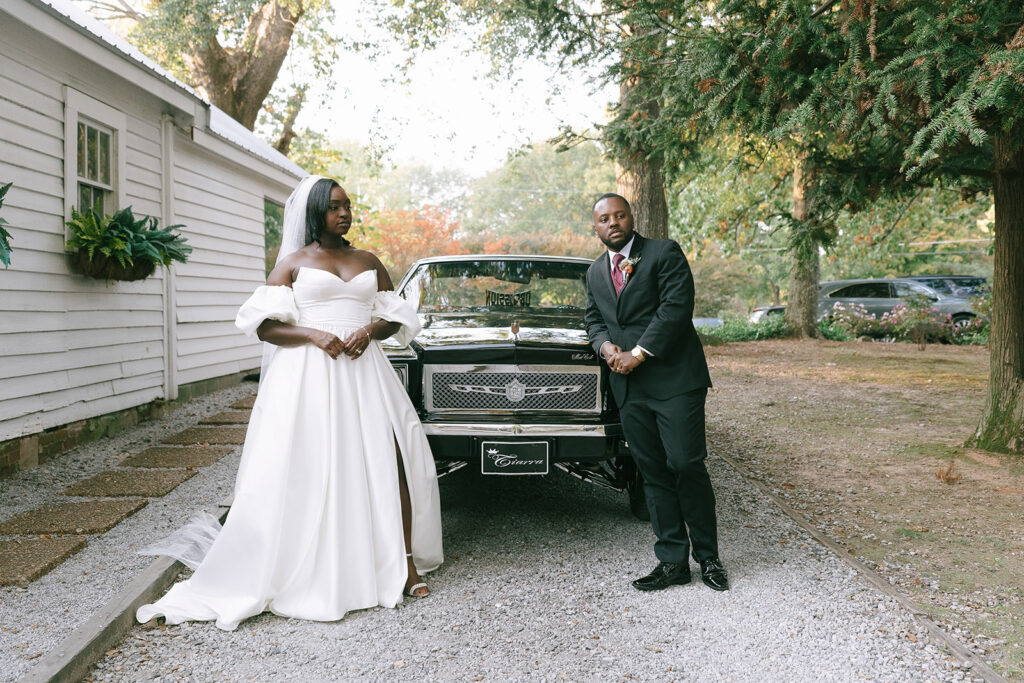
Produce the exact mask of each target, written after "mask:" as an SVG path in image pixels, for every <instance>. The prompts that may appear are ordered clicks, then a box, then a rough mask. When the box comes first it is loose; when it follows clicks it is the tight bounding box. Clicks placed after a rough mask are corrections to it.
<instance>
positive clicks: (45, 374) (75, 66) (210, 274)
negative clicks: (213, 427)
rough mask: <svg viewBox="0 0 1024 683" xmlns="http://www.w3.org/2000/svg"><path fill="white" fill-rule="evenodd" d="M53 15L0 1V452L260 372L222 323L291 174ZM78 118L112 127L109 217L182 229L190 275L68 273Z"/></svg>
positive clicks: (255, 347) (257, 258) (182, 270)
mask: <svg viewBox="0 0 1024 683" xmlns="http://www.w3.org/2000/svg"><path fill="white" fill-rule="evenodd" d="M59 4H60V1H58V2H57V3H56V4H55V5H54V8H55V9H56V11H55V12H53V11H49V10H46V9H43V8H41V7H39V6H38V5H37V4H36V3H32V2H27V1H26V0H9V1H8V2H5V3H2V4H0V25H3V26H4V27H5V28H6V27H7V26H9V25H13V26H14V27H15V28H14V30H9V31H0V183H6V182H13V183H14V186H13V188H12V189H11V191H10V193H9V194H8V195H7V197H6V200H5V203H4V207H3V209H2V212H3V216H4V218H5V219H6V220H8V221H9V226H8V228H9V230H10V231H11V234H12V238H13V239H12V246H13V248H14V252H13V254H12V264H11V267H10V268H7V269H3V270H0V441H5V440H7V439H11V438H15V437H18V436H22V435H25V434H32V433H35V432H39V431H41V430H44V429H47V428H50V427H55V426H59V425H63V424H67V423H69V422H73V421H76V420H81V419H84V418H89V417H93V416H97V415H102V414H105V413H110V412H113V411H118V410H123V409H125V408H130V407H133V406H138V405H142V404H144V403H147V402H149V401H152V400H154V399H157V398H161V397H165V398H166V397H168V396H169V395H173V393H172V394H167V392H168V390H170V391H171V392H174V391H175V387H177V386H180V385H182V384H188V383H190V382H198V381H202V380H207V379H212V378H215V377H219V376H224V375H231V374H234V373H238V372H242V371H249V370H252V369H253V368H256V367H258V366H259V359H260V353H261V345H260V343H259V342H258V340H256V339H254V338H252V337H246V336H245V335H243V334H242V333H241V332H239V331H238V330H237V329H236V328H235V326H234V324H233V323H234V318H235V314H236V312H237V310H238V307H239V306H240V305H241V304H242V302H244V301H245V299H246V298H248V297H249V295H250V294H251V293H252V291H253V290H254V289H255V288H256V287H257V286H259V285H261V284H263V283H264V280H265V278H264V256H263V253H264V252H263V232H264V220H265V216H264V199H265V198H269V199H271V200H273V201H274V202H276V203H278V204H283V203H284V200H285V199H286V197H287V196H288V193H289V192H290V191H291V189H292V187H293V185H294V183H295V182H297V180H298V177H299V176H301V175H302V174H301V171H300V170H299V169H298V168H297V167H295V166H294V165H291V164H290V163H289V162H287V160H285V159H283V158H277V157H275V155H274V153H273V152H272V151H269V152H268V151H266V150H267V149H268V148H266V147H265V146H264V147H263V151H259V146H260V144H262V143H257V142H256V141H254V140H253V139H249V138H246V137H245V136H246V134H245V133H244V132H239V131H238V130H236V129H233V128H232V127H231V126H225V125H224V123H223V121H222V120H221V119H219V118H217V117H218V116H222V114H219V112H216V111H215V110H212V109H211V106H210V105H209V104H208V103H206V102H204V101H202V100H201V99H200V98H199V97H198V96H197V95H196V94H195V93H193V92H191V91H189V90H187V89H186V88H183V87H182V86H181V85H180V84H178V83H177V82H175V81H173V79H171V78H169V77H167V76H165V75H162V74H161V73H160V72H159V70H158V69H156V70H155V69H154V68H152V67H151V66H149V65H146V66H140V65H139V64H138V63H137V62H136V61H134V59H133V58H132V57H131V56H129V54H128V53H129V52H130V50H127V48H126V46H122V47H118V44H119V42H118V41H119V40H120V39H119V38H117V37H116V36H113V35H106V34H103V35H97V34H96V32H97V31H98V32H99V33H102V31H101V30H100V29H95V28H90V27H86V26H79V25H77V24H75V23H74V20H73V19H71V18H70V17H71V16H73V15H72V14H68V15H66V16H65V15H64V13H62V12H61V11H60V8H59V7H58V5H59ZM32 12H37V14H36V15H33V14H32ZM35 19H38V22H37V21H35ZM44 25H45V26H46V28H45V30H44V29H43V28H41V27H42V26H44ZM97 46H99V49H98V50H97V49H96V48H97ZM79 107H80V108H81V111H82V112H83V114H85V115H90V116H97V117H102V116H105V114H103V112H107V113H108V114H109V116H110V117H111V118H113V119H116V120H114V121H107V122H104V121H99V123H101V124H103V123H106V124H108V125H114V126H115V127H116V128H117V130H118V137H117V140H118V142H119V143H123V149H122V150H121V152H123V158H122V157H119V158H118V159H117V161H118V162H120V163H119V165H118V166H117V168H118V169H119V170H121V171H123V173H119V176H120V177H119V178H118V184H119V187H118V191H119V194H120V196H119V201H118V204H119V206H118V207H117V208H123V207H124V206H128V205H130V206H131V207H132V209H133V211H134V213H135V214H136V216H142V215H149V216H155V217H157V218H158V220H159V222H160V224H161V225H165V224H166V223H168V222H169V223H177V224H181V225H183V226H184V227H182V228H181V229H180V230H181V232H182V233H183V235H184V236H185V237H186V238H187V239H188V240H189V243H190V244H191V246H192V248H193V252H192V255H191V257H190V259H189V262H188V263H185V264H175V265H174V266H173V269H172V270H171V271H168V270H167V269H165V268H162V267H158V268H157V270H156V272H155V273H154V274H153V276H151V277H149V278H147V279H145V280H142V281H138V282H104V281H101V280H93V279H91V278H86V277H84V276H82V275H79V274H77V273H75V272H74V271H73V267H72V264H71V260H70V259H69V256H68V254H67V253H66V251H65V239H66V230H67V229H66V227H65V225H64V221H65V216H66V211H67V210H68V209H69V203H71V204H73V203H74V202H76V201H77V197H75V196H71V197H67V198H66V197H65V192H66V191H67V188H68V187H70V186H73V183H72V182H71V179H69V178H66V177H65V173H72V172H73V171H74V169H75V167H76V163H77V160H76V159H75V155H76V154H77V149H76V147H75V144H74V142H73V141H71V142H70V143H68V141H65V135H66V131H67V130H68V128H67V125H71V124H73V122H71V121H65V111H68V112H74V111H77V110H78V108H79ZM87 110H88V112H92V113H88V112H87ZM122 126H123V127H122ZM247 150H256V151H247ZM66 155H67V156H66ZM172 274H173V276H172Z"/></svg>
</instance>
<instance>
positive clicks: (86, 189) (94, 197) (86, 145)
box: [77, 120, 115, 216]
mask: <svg viewBox="0 0 1024 683" xmlns="http://www.w3.org/2000/svg"><path fill="white" fill-rule="evenodd" d="M113 139H114V135H113V132H112V131H111V130H110V129H109V128H106V127H104V126H99V125H96V124H93V123H92V122H89V121H83V120H79V122H78V202H77V206H78V210H79V211H84V210H85V209H86V208H88V207H91V208H94V209H96V212H97V213H99V214H100V215H101V216H102V215H104V214H106V213H112V212H113V211H114V210H115V207H113V206H112V204H113V202H112V201H111V198H112V197H113V194H114V185H113V178H114V175H113V173H112V172H111V159H112V157H113V150H112V148H111V145H112V141H113Z"/></svg>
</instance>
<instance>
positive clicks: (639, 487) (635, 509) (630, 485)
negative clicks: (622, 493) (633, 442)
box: [622, 458, 651, 522]
mask: <svg viewBox="0 0 1024 683" xmlns="http://www.w3.org/2000/svg"><path fill="white" fill-rule="evenodd" d="M622 473H623V475H624V477H625V480H626V493H627V494H628V495H629V511H630V512H631V513H633V516H634V517H636V518H637V519H641V520H643V521H645V522H648V521H650V519H651V511H650V510H648V509H647V494H646V493H645V492H644V478H643V476H642V475H641V474H640V470H638V469H637V467H636V464H635V463H634V462H633V459H632V458H630V459H629V460H628V461H627V462H626V463H624V465H623V472H622Z"/></svg>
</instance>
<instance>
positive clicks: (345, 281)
mask: <svg viewBox="0 0 1024 683" xmlns="http://www.w3.org/2000/svg"><path fill="white" fill-rule="evenodd" d="M303 269H305V270H315V271H318V272H321V273H326V274H327V275H330V276H331V277H333V278H334V279H335V280H340V281H341V282H344V283H345V284H346V285H347V284H349V283H350V282H352V280H355V279H356V278H357V277H359V276H360V275H362V274H364V273H376V272H377V271H376V270H374V269H372V268H370V269H369V270H361V271H359V272H358V273H357V274H355V275H353V276H352V278H351V279H350V280H346V279H345V278H343V277H342V276H340V275H338V274H337V273H332V272H331V271H329V270H324V269H323V268H314V267H312V266H299V270H303Z"/></svg>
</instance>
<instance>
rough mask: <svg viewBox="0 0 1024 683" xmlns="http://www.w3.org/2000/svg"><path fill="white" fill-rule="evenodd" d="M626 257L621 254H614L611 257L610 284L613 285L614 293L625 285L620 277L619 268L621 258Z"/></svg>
mask: <svg viewBox="0 0 1024 683" xmlns="http://www.w3.org/2000/svg"><path fill="white" fill-rule="evenodd" d="M624 258H626V257H625V256H623V255H622V254H616V255H615V257H614V258H612V285H613V286H614V287H615V293H616V294H618V293H619V292H621V291H622V288H623V287H625V286H626V282H625V280H623V278H622V269H621V268H619V266H620V265H622V260H623V259H624Z"/></svg>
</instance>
